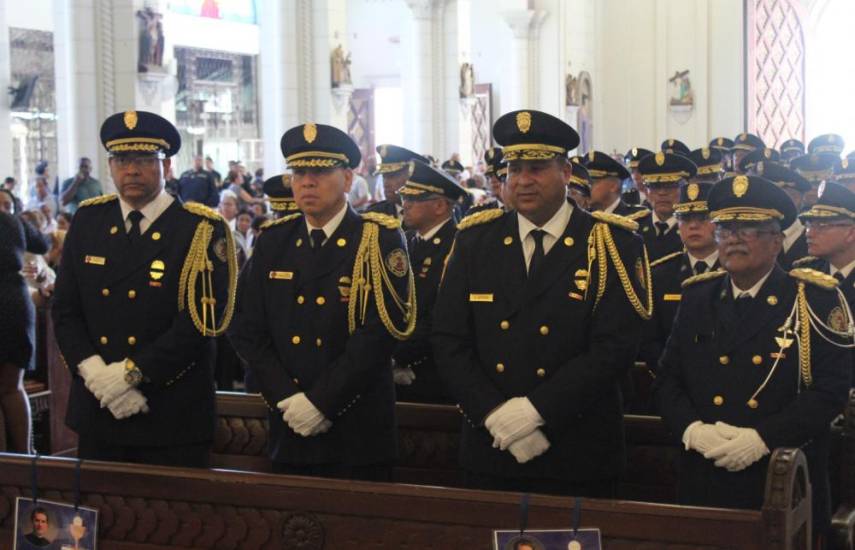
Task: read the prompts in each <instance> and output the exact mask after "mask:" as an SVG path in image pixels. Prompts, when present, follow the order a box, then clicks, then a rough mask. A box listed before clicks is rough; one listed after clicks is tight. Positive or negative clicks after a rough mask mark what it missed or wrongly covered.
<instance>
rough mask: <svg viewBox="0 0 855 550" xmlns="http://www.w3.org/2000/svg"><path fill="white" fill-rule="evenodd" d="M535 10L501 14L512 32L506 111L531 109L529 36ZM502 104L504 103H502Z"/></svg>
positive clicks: (507, 74)
mask: <svg viewBox="0 0 855 550" xmlns="http://www.w3.org/2000/svg"><path fill="white" fill-rule="evenodd" d="M534 16H535V10H528V9H521V10H512V11H507V12H504V13H503V14H502V17H503V18H504V20H505V22H506V23H507V24H508V26H509V27H510V28H511V31H512V32H513V35H514V38H513V47H512V48H511V59H510V64H509V66H508V70H507V73H506V76H507V78H508V81H509V82H511V86H510V90H509V92H510V94H509V95H510V97H508V101H507V103H506V105H507V111H513V110H515V109H528V108H531V107H532V106H531V100H532V75H531V70H530V67H531V64H530V55H531V53H530V36H531V27H532V20H533V19H534ZM503 103H504V102H503Z"/></svg>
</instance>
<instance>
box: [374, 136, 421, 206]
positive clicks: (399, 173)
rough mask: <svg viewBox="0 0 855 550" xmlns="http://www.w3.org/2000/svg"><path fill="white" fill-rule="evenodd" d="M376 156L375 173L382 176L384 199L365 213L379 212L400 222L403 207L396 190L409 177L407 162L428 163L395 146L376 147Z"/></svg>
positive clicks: (412, 153)
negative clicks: (377, 163) (377, 162)
mask: <svg viewBox="0 0 855 550" xmlns="http://www.w3.org/2000/svg"><path fill="white" fill-rule="evenodd" d="M377 154H378V155H380V164H379V165H377V173H378V174H381V175H382V176H383V192H384V194H385V195H386V198H385V199H383V200H382V201H378V202H375V203H374V204H371V205H369V206H368V208H366V209H365V211H366V212H379V213H381V214H386V215H387V216H392V217H393V218H395V219H398V220H400V219H401V210H402V209H403V207H402V206H401V197H400V195H398V189H400V188H401V187H403V185H404V183H406V181H407V177H408V176H409V175H410V174H409V166H410V165H409V162H410V161H411V160H420V161H422V162H424V163H425V164H430V161H429V160H428V159H426V158H425V157H423V156H421V155H420V154H418V153H414V152H413V151H410V150H409V149H405V148H404V147H399V146H397V145H389V144H385V145H378V146H377Z"/></svg>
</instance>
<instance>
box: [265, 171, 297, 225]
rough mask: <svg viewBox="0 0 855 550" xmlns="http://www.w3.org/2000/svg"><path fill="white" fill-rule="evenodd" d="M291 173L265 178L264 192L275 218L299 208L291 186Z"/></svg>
mask: <svg viewBox="0 0 855 550" xmlns="http://www.w3.org/2000/svg"><path fill="white" fill-rule="evenodd" d="M291 179H292V176H291V174H279V175H276V176H272V177H269V178H267V179H266V180H264V185H263V189H264V194H265V196H266V197H267V201H268V202H269V203H270V209H271V210H272V211H273V216H274V217H275V218H277V219H278V218H281V217H283V216H287V215H289V214H293V213H295V212H297V211H298V210H299V207H298V206H297V201H295V200H294V190H293V189H292V188H291Z"/></svg>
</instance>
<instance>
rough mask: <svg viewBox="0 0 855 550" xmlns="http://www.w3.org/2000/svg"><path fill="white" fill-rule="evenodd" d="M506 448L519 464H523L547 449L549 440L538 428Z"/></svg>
mask: <svg viewBox="0 0 855 550" xmlns="http://www.w3.org/2000/svg"><path fill="white" fill-rule="evenodd" d="M508 450H509V451H510V452H511V454H512V455H514V458H516V459H517V462H519V463H520V464H525V463H526V462H528V461H529V460H531V459H532V458H536V457H538V456H540V455H542V454H543V453H545V452H546V451H548V450H549V440H548V439H546V436H545V435H543V432H542V431H540V430H539V429H536V430H534V431H533V432H531V433H530V434H528V435H527V436H525V437H521V438H519V439H517V440H516V441H514V442H513V443H511V444H510V446H509V447H508Z"/></svg>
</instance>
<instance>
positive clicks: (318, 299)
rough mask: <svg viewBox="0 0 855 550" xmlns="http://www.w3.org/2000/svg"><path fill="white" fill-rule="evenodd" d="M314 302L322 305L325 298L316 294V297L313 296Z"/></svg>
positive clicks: (325, 301)
mask: <svg viewBox="0 0 855 550" xmlns="http://www.w3.org/2000/svg"><path fill="white" fill-rule="evenodd" d="M315 303H316V304H318V305H319V306H322V305H324V304H325V303H327V300H326V298H324V297H323V296H318V297H317V298H315Z"/></svg>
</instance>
